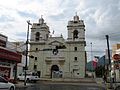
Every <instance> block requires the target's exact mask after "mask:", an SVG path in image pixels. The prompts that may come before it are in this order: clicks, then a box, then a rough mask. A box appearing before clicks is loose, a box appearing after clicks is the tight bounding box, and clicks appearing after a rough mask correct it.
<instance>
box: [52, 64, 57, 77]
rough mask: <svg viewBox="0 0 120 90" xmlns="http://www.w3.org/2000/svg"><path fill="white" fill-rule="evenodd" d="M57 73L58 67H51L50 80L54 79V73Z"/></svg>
mask: <svg viewBox="0 0 120 90" xmlns="http://www.w3.org/2000/svg"><path fill="white" fill-rule="evenodd" d="M57 71H59V67H58V65H52V67H51V78H53V77H56V76H57V75H56V72H57Z"/></svg>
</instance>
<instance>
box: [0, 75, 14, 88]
mask: <svg viewBox="0 0 120 90" xmlns="http://www.w3.org/2000/svg"><path fill="white" fill-rule="evenodd" d="M0 90H15V85H14V84H13V83H10V82H8V81H7V80H6V79H4V78H3V77H1V76H0Z"/></svg>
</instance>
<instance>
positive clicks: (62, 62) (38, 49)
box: [28, 15, 86, 78]
mask: <svg viewBox="0 0 120 90" xmlns="http://www.w3.org/2000/svg"><path fill="white" fill-rule="evenodd" d="M67 32H68V35H67V36H68V37H67V40H66V39H64V38H63V36H62V35H60V36H57V37H52V35H50V31H49V26H48V25H47V24H46V23H45V22H44V19H43V18H42V17H41V18H40V19H39V22H38V23H33V24H32V28H31V38H30V42H29V44H30V53H29V54H30V56H33V57H34V58H30V60H29V67H28V69H29V70H31V71H33V72H37V73H38V75H39V76H40V77H41V78H54V77H58V76H57V75H58V74H59V75H60V77H61V78H84V77H85V64H86V51H85V46H86V41H85V25H84V22H83V20H80V19H79V16H77V15H75V16H74V17H73V20H71V21H69V22H68V25H67Z"/></svg>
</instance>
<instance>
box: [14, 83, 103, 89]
mask: <svg viewBox="0 0 120 90" xmlns="http://www.w3.org/2000/svg"><path fill="white" fill-rule="evenodd" d="M16 90H105V89H104V88H103V87H101V86H99V85H96V84H90V83H77V84H76V83H73V84H69V83H68V84H66V83H52V84H51V83H47V84H46V83H36V84H33V85H30V86H27V87H24V88H16Z"/></svg>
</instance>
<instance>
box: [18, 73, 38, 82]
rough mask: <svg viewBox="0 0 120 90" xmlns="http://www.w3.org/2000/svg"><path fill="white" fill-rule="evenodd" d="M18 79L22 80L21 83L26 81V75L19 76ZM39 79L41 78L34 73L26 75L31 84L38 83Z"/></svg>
mask: <svg viewBox="0 0 120 90" xmlns="http://www.w3.org/2000/svg"><path fill="white" fill-rule="evenodd" d="M17 79H18V80H20V81H23V80H25V74H24V73H21V74H20V75H19V76H18V78H17ZM39 79H40V78H39V77H38V76H37V75H36V74H33V73H27V74H26V80H27V82H31V81H34V82H36V81H38V80H39Z"/></svg>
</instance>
